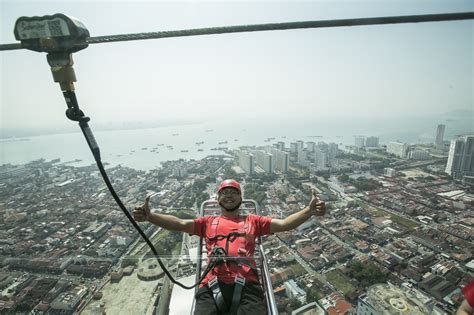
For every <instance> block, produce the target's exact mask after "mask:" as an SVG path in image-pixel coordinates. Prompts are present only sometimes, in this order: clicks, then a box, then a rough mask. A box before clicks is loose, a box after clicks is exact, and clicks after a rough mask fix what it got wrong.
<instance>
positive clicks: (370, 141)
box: [365, 137, 379, 148]
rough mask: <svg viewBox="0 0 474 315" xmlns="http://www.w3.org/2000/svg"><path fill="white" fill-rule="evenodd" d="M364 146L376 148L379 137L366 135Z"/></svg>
mask: <svg viewBox="0 0 474 315" xmlns="http://www.w3.org/2000/svg"><path fill="white" fill-rule="evenodd" d="M365 146H366V147H368V148H376V147H378V146H379V138H378V137H367V138H366V139H365Z"/></svg>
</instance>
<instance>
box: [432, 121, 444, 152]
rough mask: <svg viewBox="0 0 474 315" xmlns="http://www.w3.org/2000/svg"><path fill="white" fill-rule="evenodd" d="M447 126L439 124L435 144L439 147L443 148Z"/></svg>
mask: <svg viewBox="0 0 474 315" xmlns="http://www.w3.org/2000/svg"><path fill="white" fill-rule="evenodd" d="M445 128H446V126H445V125H438V128H437V129H436V140H435V145H436V148H437V149H442V148H443V146H444V142H443V141H444V140H443V138H444V129H445Z"/></svg>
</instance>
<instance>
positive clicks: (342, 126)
mask: <svg viewBox="0 0 474 315" xmlns="http://www.w3.org/2000/svg"><path fill="white" fill-rule="evenodd" d="M438 124H444V125H445V126H446V129H445V134H444V140H445V141H450V140H451V139H453V138H454V137H456V136H457V135H462V134H474V122H473V116H472V115H467V116H462V117H459V116H458V117H449V116H446V115H430V116H418V117H415V116H407V117H403V116H396V117H394V116H390V117H364V116H361V117H349V116H345V117H333V118H315V119H314V120H308V119H305V117H301V119H298V118H291V119H290V118H288V119H266V120H265V119H264V118H249V119H241V120H235V121H234V120H229V119H226V120H225V121H214V122H196V123H194V124H187V125H176V126H167V127H157V128H144V129H128V130H107V131H105V130H98V131H94V125H93V124H92V123H91V124H90V126H91V128H92V129H93V131H94V135H95V138H96V140H97V143H98V144H99V147H100V150H101V158H102V162H104V163H107V165H108V166H107V167H112V166H116V165H122V166H126V167H131V168H134V169H139V170H145V171H146V170H151V169H155V168H159V167H161V163H162V162H164V161H170V160H179V159H185V160H191V159H195V160H197V159H202V158H204V157H206V156H208V155H217V154H224V152H223V151H222V150H220V149H218V148H224V147H225V148H229V149H237V148H239V147H241V146H252V145H255V146H263V145H271V144H273V143H276V142H278V141H283V142H285V145H286V147H289V146H290V143H291V142H295V141H297V140H302V141H304V142H309V141H313V142H316V143H317V142H320V141H324V142H327V143H329V142H334V143H337V144H338V145H340V146H344V145H352V144H354V136H358V135H362V136H376V137H379V141H380V144H386V143H388V142H389V141H403V142H406V143H409V144H417V143H420V144H421V143H423V144H426V143H433V142H434V139H435V137H436V130H437V126H438ZM0 151H1V153H0V165H3V164H12V165H19V164H24V163H28V162H30V161H33V160H38V159H45V160H46V161H49V160H53V159H57V158H59V159H60V160H61V162H63V163H68V164H70V165H73V166H87V165H91V164H94V163H95V162H94V159H93V157H92V154H91V153H90V151H89V148H88V146H87V144H86V141H85V139H84V136H83V135H82V133H81V132H80V129H79V127H78V131H77V132H76V133H63V134H49V135H40V136H31V137H23V138H5V139H0Z"/></svg>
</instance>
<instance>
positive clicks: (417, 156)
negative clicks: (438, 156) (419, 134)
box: [408, 150, 431, 160]
mask: <svg viewBox="0 0 474 315" xmlns="http://www.w3.org/2000/svg"><path fill="white" fill-rule="evenodd" d="M430 158H431V156H430V154H429V153H428V152H426V151H424V150H413V151H410V152H408V159H410V160H429V159H430Z"/></svg>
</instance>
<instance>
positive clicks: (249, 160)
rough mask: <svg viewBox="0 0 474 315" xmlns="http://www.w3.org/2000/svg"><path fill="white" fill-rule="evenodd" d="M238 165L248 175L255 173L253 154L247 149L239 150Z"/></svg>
mask: <svg viewBox="0 0 474 315" xmlns="http://www.w3.org/2000/svg"><path fill="white" fill-rule="evenodd" d="M239 166H240V168H241V169H243V170H244V171H245V173H247V174H248V175H253V174H254V173H255V166H254V156H253V154H251V153H249V152H247V151H240V152H239Z"/></svg>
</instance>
